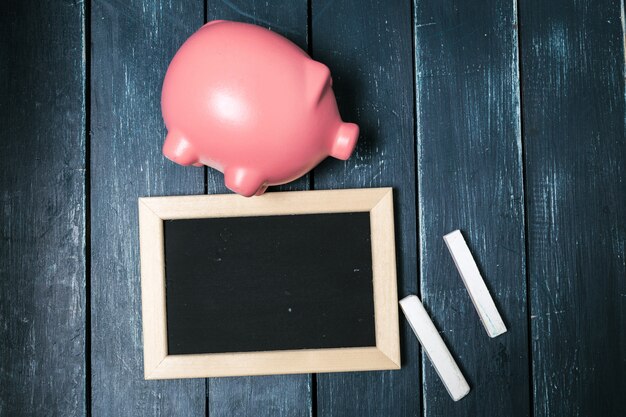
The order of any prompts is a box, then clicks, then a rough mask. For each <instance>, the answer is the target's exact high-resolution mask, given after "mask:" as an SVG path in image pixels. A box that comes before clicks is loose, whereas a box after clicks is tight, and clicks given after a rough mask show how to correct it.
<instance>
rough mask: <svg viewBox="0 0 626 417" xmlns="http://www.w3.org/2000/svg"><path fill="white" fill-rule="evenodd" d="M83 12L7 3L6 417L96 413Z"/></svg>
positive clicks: (2, 22) (3, 179)
mask: <svg viewBox="0 0 626 417" xmlns="http://www.w3.org/2000/svg"><path fill="white" fill-rule="evenodd" d="M84 13H85V6H84V4H82V3H77V4H74V3H63V4H54V3H44V4H39V3H37V4H34V2H22V1H3V2H2V3H1V5H0V39H1V42H2V47H0V124H1V125H2V131H1V133H0V204H1V208H0V416H33V415H63V416H71V415H82V414H85V404H86V397H85V373H86V366H85V314H86V313H85V201H86V200H85V136H86V135H85V126H86V125H85V121H86V118H85V37H84V22H85V21H84V17H85V16H84Z"/></svg>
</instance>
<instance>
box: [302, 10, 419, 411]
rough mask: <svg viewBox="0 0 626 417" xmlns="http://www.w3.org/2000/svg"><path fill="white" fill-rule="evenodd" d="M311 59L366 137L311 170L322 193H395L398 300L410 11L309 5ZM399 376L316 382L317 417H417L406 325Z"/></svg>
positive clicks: (409, 283)
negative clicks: (345, 156) (328, 76)
mask: <svg viewBox="0 0 626 417" xmlns="http://www.w3.org/2000/svg"><path fill="white" fill-rule="evenodd" d="M311 7H312V23H313V27H312V52H313V57H314V58H315V59H317V60H320V61H322V62H324V63H325V64H327V65H328V66H329V67H330V70H331V73H332V76H333V81H334V82H333V89H334V91H335V93H336V96H337V100H338V104H339V108H340V111H341V114H342V116H343V118H344V120H346V121H350V122H356V123H358V124H359V125H360V127H361V136H360V139H359V143H358V145H357V148H356V151H355V153H354V154H353V156H352V157H351V158H350V159H349V160H348V161H346V162H343V161H338V160H332V159H329V160H327V161H325V162H323V163H322V164H321V165H320V166H319V167H318V168H316V169H315V170H314V174H313V179H314V185H315V188H316V189H333V188H351V187H378V186H392V187H393V188H394V204H395V222H396V247H397V265H398V290H399V295H400V296H405V295H408V294H414V293H416V292H417V247H416V243H417V240H416V223H415V220H416V212H415V156H414V154H415V148H414V124H413V111H414V106H413V91H412V88H413V73H412V63H411V61H412V48H411V5H410V3H409V2H407V1H384V2H383V1H365V2H361V1H350V2H332V1H317V0H314V1H313V2H312V5H311ZM401 339H402V369H401V370H398V371H385V372H366V373H365V372H359V373H343V374H320V375H318V376H317V414H318V415H319V416H341V417H343V416H377V417H378V416H396V417H401V416H419V415H420V378H419V373H420V371H419V355H418V347H417V340H416V338H415V336H414V335H413V334H412V333H411V330H410V329H409V327H408V325H407V323H406V321H405V320H401Z"/></svg>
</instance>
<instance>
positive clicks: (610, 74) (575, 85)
mask: <svg viewBox="0 0 626 417" xmlns="http://www.w3.org/2000/svg"><path fill="white" fill-rule="evenodd" d="M520 15H521V29H520V30H521V52H522V54H521V57H522V69H523V71H522V74H523V82H522V86H523V103H524V107H523V122H524V124H523V127H524V146H525V148H526V174H527V180H526V183H527V194H526V195H527V207H528V247H529V274H530V286H531V295H532V297H531V301H532V305H531V322H532V329H531V330H532V341H533V342H532V357H533V382H534V392H533V394H534V414H535V416H538V417H540V416H553V415H567V416H609V415H612V416H617V415H623V414H624V410H626V396H625V395H624V393H625V392H626V332H625V331H624V330H625V329H626V261H625V257H626V253H625V247H626V208H625V206H624V203H625V202H626V182H625V181H624V177H625V175H626V166H625V161H626V135H625V133H626V132H625V127H624V125H625V120H626V118H625V116H626V113H625V110H626V109H625V107H626V106H625V104H624V29H623V28H624V14H623V3H621V1H619V0H605V1H580V2H567V1H551V2H543V1H533V0H528V1H524V2H522V3H521V4H520Z"/></svg>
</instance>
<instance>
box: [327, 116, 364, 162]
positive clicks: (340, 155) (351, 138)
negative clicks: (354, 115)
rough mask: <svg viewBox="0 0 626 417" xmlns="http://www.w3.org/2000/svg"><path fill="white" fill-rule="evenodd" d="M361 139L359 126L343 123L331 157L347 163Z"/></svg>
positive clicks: (332, 148) (338, 131)
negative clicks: (358, 140)
mask: <svg viewBox="0 0 626 417" xmlns="http://www.w3.org/2000/svg"><path fill="white" fill-rule="evenodd" d="M358 138H359V126H358V125H356V124H354V123H341V125H339V129H337V133H336V135H335V139H334V142H333V144H332V147H331V150H330V156H332V157H333V158H337V159H341V160H343V161H345V160H346V159H348V158H349V157H350V155H351V154H352V151H353V150H354V147H355V146H356V141H357V139H358Z"/></svg>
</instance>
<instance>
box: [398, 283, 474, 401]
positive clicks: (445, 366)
mask: <svg viewBox="0 0 626 417" xmlns="http://www.w3.org/2000/svg"><path fill="white" fill-rule="evenodd" d="M400 307H402V311H403V312H404V315H405V316H406V319H407V320H408V321H409V325H410V326H411V329H413V332H414V333H415V335H416V336H417V339H418V340H419V342H420V344H421V345H422V347H423V348H424V350H425V351H426V354H427V355H428V358H429V359H430V361H431V362H432V364H433V366H434V367H435V370H436V371H437V374H438V375H439V378H441V381H442V382H443V385H444V386H445V387H446V390H448V394H450V397H452V399H453V400H454V401H458V400H460V399H461V398H463V397H465V396H466V395H467V393H468V392H469V391H470V387H469V385H468V384H467V381H466V380H465V377H463V373H462V372H461V370H460V369H459V367H458V366H457V364H456V362H455V361H454V358H453V357H452V354H451V353H450V351H449V350H448V347H447V346H446V344H445V343H444V341H443V339H442V338H441V336H440V335H439V332H438V331H437V328H436V327H435V325H434V324H433V322H432V320H431V319H430V317H429V316H428V313H427V312H426V310H425V309H424V306H423V305H422V302H421V301H420V300H419V298H417V297H416V296H415V295H409V296H408V297H405V298H403V299H402V300H400Z"/></svg>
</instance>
